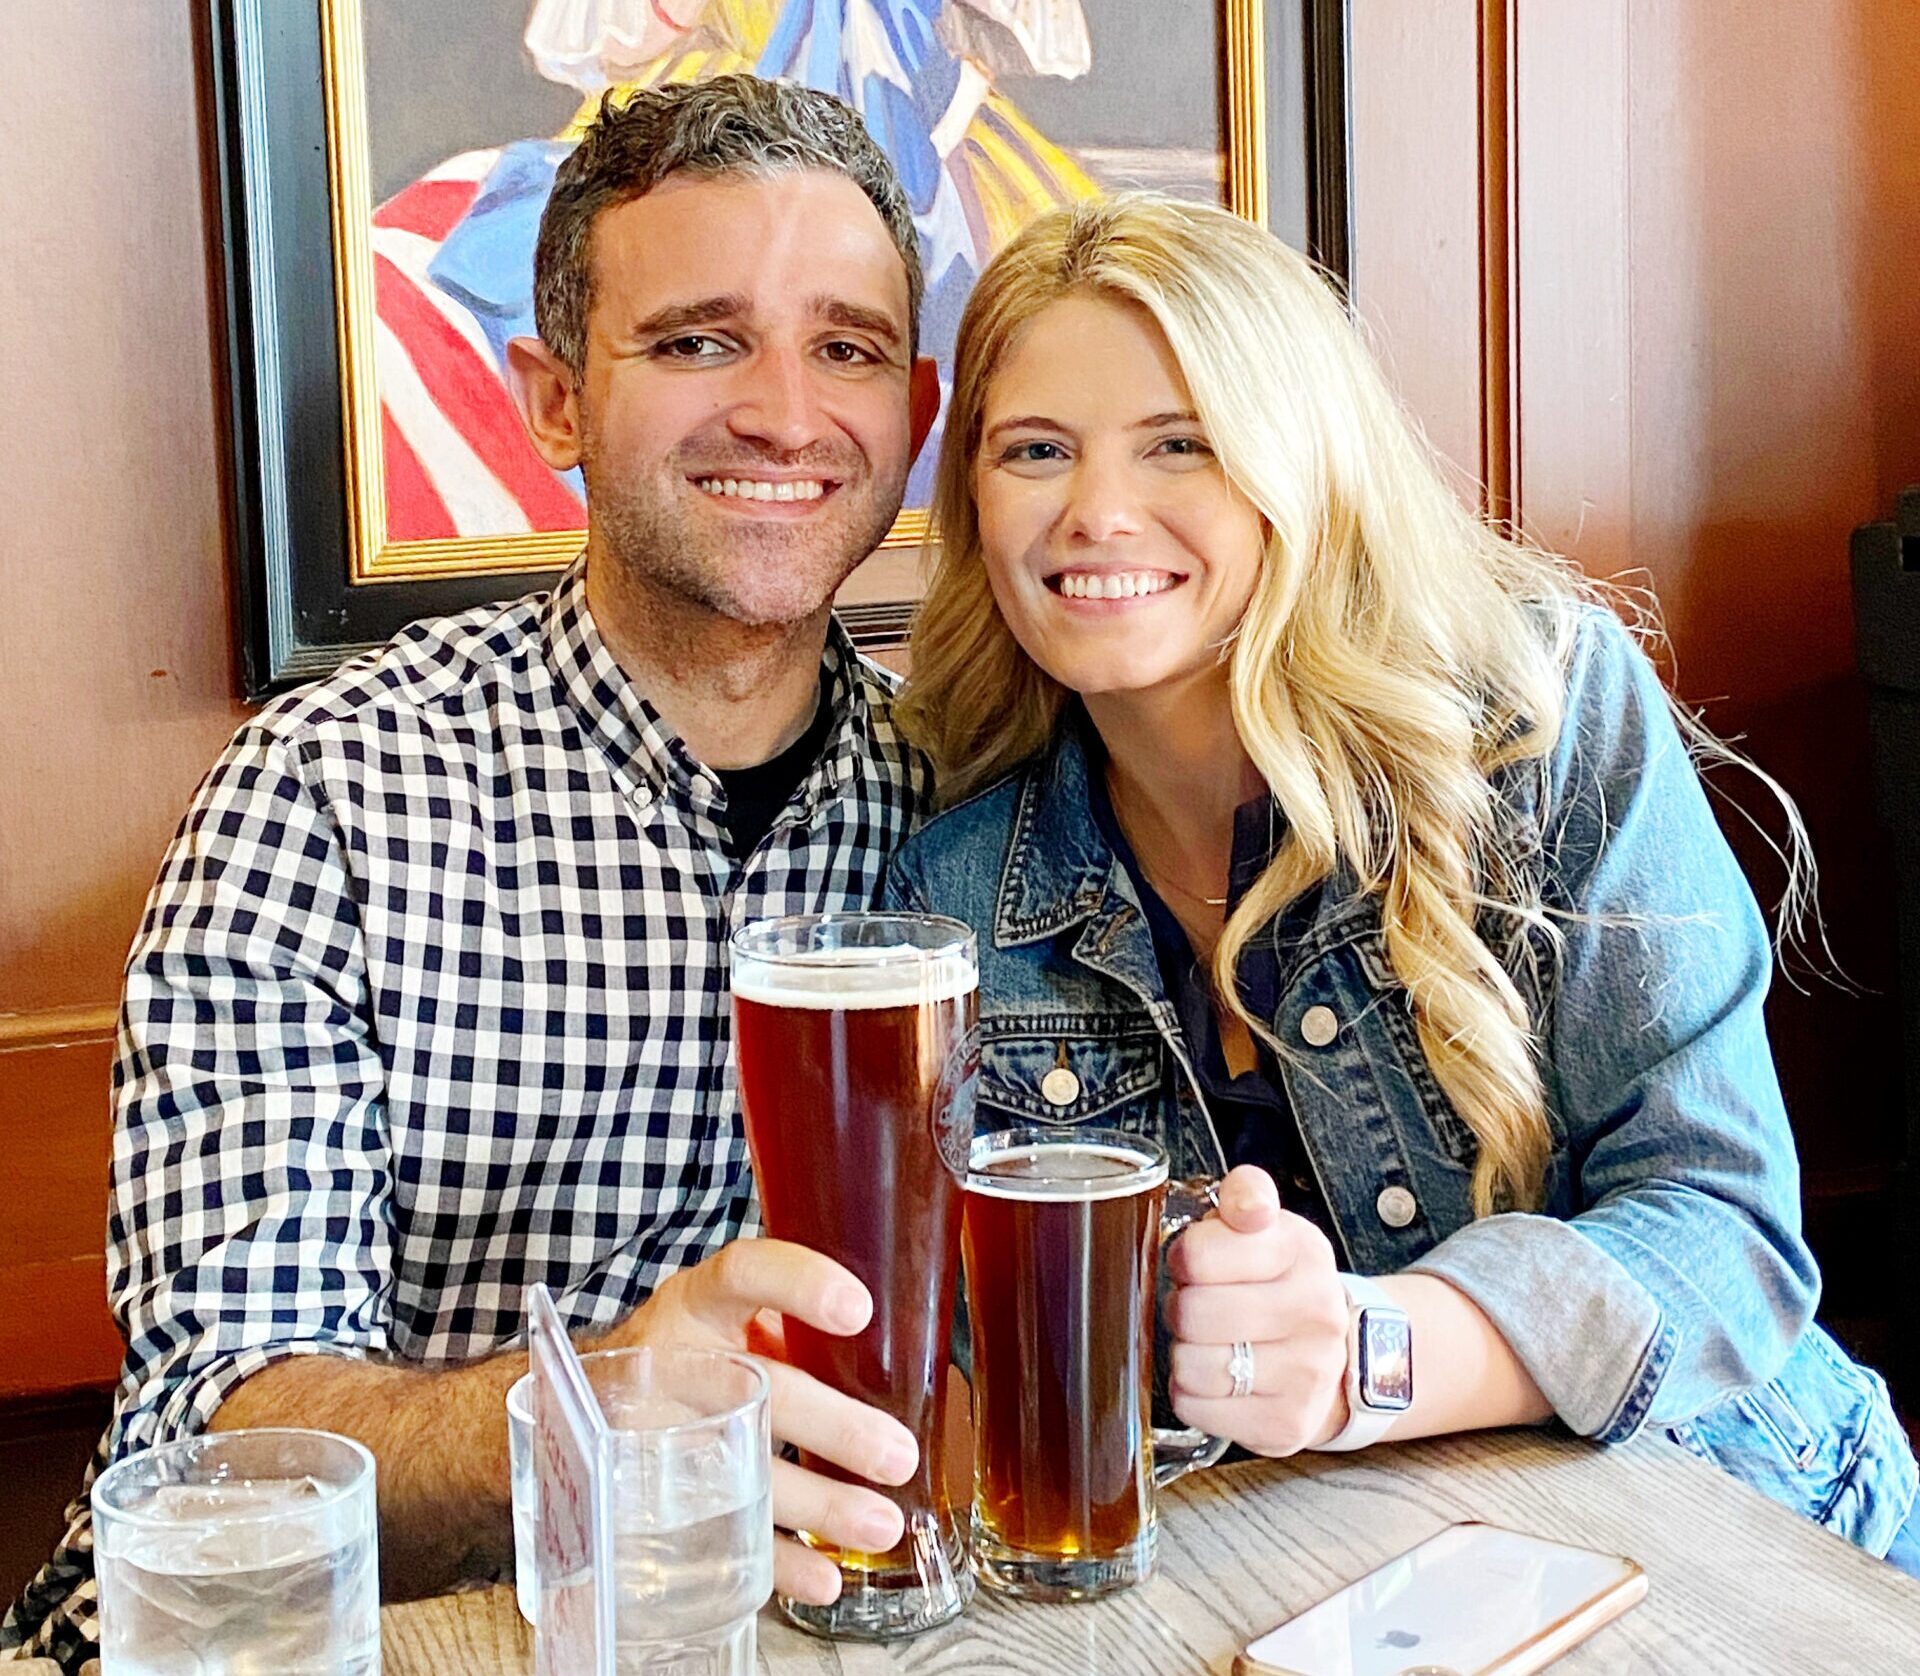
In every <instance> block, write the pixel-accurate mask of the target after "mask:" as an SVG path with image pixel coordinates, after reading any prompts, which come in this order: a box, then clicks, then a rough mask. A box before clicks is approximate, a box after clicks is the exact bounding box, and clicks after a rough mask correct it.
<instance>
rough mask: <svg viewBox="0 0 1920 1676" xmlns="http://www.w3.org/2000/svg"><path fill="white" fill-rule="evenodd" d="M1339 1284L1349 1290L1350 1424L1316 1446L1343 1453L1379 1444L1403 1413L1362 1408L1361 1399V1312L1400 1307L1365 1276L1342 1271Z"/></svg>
mask: <svg viewBox="0 0 1920 1676" xmlns="http://www.w3.org/2000/svg"><path fill="white" fill-rule="evenodd" d="M1340 1284H1341V1285H1342V1286H1344V1287H1345V1288H1346V1290H1347V1423H1346V1424H1345V1425H1344V1426H1342V1427H1341V1428H1340V1429H1339V1430H1338V1431H1337V1432H1335V1433H1334V1434H1333V1436H1332V1437H1330V1438H1328V1439H1327V1441H1326V1442H1325V1443H1320V1444H1316V1445H1315V1446H1314V1447H1315V1448H1316V1449H1320V1450H1324V1451H1325V1452H1327V1453H1328V1454H1335V1453H1342V1454H1344V1453H1345V1452H1347V1451H1348V1450H1353V1449H1365V1448H1367V1447H1368V1446H1369V1445H1371V1444H1375V1443H1378V1442H1379V1441H1380V1440H1381V1438H1383V1437H1385V1436H1386V1434H1387V1429H1388V1428H1389V1427H1390V1426H1392V1424H1393V1423H1394V1421H1396V1420H1397V1419H1399V1418H1400V1414H1401V1413H1402V1412H1404V1410H1401V1411H1394V1410H1384V1411H1383V1410H1380V1409H1372V1408H1363V1407H1362V1406H1361V1402H1360V1311H1361V1310H1362V1309H1395V1310H1397V1309H1398V1308H1399V1307H1400V1306H1399V1305H1398V1304H1396V1303H1395V1302H1394V1301H1393V1299H1392V1298H1390V1297H1388V1296H1387V1293H1386V1289H1385V1288H1384V1287H1381V1286H1378V1285H1376V1284H1375V1283H1374V1282H1373V1281H1371V1280H1369V1279H1367V1277H1366V1276H1365V1275H1358V1274H1342V1275H1341V1276H1340Z"/></svg>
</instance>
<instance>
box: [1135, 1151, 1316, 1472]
mask: <svg viewBox="0 0 1920 1676" xmlns="http://www.w3.org/2000/svg"><path fill="white" fill-rule="evenodd" d="M1218 1206H1219V1208H1218V1210H1217V1211H1216V1212H1215V1213H1214V1214H1212V1215H1210V1216H1208V1217H1207V1218H1206V1219H1205V1220H1204V1221H1201V1222H1197V1223H1195V1224H1194V1225H1193V1226H1192V1227H1191V1228H1189V1229H1188V1230H1187V1231H1186V1232H1185V1233H1184V1234H1182V1235H1181V1236H1180V1237H1179V1239H1177V1240H1175V1241H1174V1242H1173V1247H1172V1249H1171V1250H1170V1251H1169V1253H1168V1256H1167V1263H1168V1266H1169V1269H1170V1270H1171V1272H1172V1275H1173V1279H1174V1281H1175V1290H1174V1295H1173V1299H1172V1301H1171V1303H1170V1305H1169V1307H1168V1326H1169V1328H1170V1329H1171V1330H1172V1333H1173V1339H1174V1343H1173V1366H1172V1376H1171V1379H1170V1381H1169V1385H1170V1388H1171V1395H1172V1398H1173V1408H1174V1412H1175V1413H1176V1414H1178V1415H1179V1416H1180V1418H1181V1419H1182V1420H1183V1421H1185V1422H1186V1423H1187V1424H1188V1425H1189V1426H1197V1427H1199V1428H1200V1429H1201V1430H1202V1431H1207V1432H1212V1433H1213V1434H1214V1436H1216V1437H1224V1438H1227V1439H1229V1440H1230V1441H1232V1442H1234V1443H1237V1444H1239V1445H1240V1446H1241V1447H1242V1448H1244V1449H1251V1450H1253V1451H1254V1452H1255V1453H1257V1454H1261V1455H1291V1454H1293V1453H1294V1452H1295V1451H1296V1450H1299V1449H1306V1448H1310V1447H1312V1446H1313V1445H1314V1444H1316V1443H1322V1442H1324V1441H1325V1440H1326V1439H1328V1438H1330V1437H1332V1436H1333V1435H1334V1433H1335V1432H1337V1431H1339V1429H1340V1428H1341V1427H1342V1426H1343V1425H1345V1424H1346V1419H1347V1398H1346V1372H1347V1294H1346V1289H1345V1288H1344V1287H1343V1286H1342V1285H1341V1284H1340V1276H1339V1269H1338V1265H1337V1264H1336V1263H1335V1261H1334V1255H1333V1247H1332V1246H1331V1245H1330V1244H1328V1242H1327V1237H1326V1235H1324V1234H1322V1233H1321V1232H1320V1230H1319V1229H1318V1228H1316V1227H1314V1225H1313V1224H1312V1223H1311V1222H1309V1221H1307V1219H1306V1218H1305V1217H1302V1216H1295V1215H1293V1214H1292V1213H1291V1212H1290V1211H1284V1210H1282V1209H1281V1208H1280V1193H1279V1190H1278V1189H1277V1188H1276V1187H1275V1186H1274V1184H1273V1177H1271V1176H1270V1175H1268V1174H1267V1172H1266V1171H1265V1170H1261V1169H1256V1168H1254V1167H1253V1166H1252V1165H1250V1164H1243V1165H1241V1166H1240V1167H1239V1168H1238V1169H1235V1170H1232V1171H1230V1172H1229V1173H1228V1175H1227V1177H1226V1179H1225V1180H1224V1181H1222V1182H1221V1184H1220V1191H1219V1195H1218ZM1237 1339H1244V1340H1246V1341H1247V1342H1248V1343H1249V1344H1251V1345H1252V1346H1253V1370H1254V1380H1253V1391H1252V1393H1251V1394H1250V1395H1248V1396H1244V1397H1235V1396H1232V1395H1230V1394H1229V1393H1230V1392H1231V1391H1232V1389H1233V1380H1232V1377H1231V1375H1230V1374H1229V1373H1228V1371H1227V1358H1228V1356H1229V1354H1230V1352H1231V1348H1232V1346H1233V1344H1234V1341H1235V1340H1237Z"/></svg>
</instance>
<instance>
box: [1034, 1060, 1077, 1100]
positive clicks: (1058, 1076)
mask: <svg viewBox="0 0 1920 1676" xmlns="http://www.w3.org/2000/svg"><path fill="white" fill-rule="evenodd" d="M1040 1093H1041V1094H1042V1096H1043V1097H1044V1098H1045V1099H1046V1100H1047V1101H1048V1103H1049V1104H1051V1105H1056V1106H1070V1105H1072V1104H1073V1103H1074V1101H1075V1100H1077V1099H1079V1098H1080V1079H1079V1078H1078V1077H1076V1076H1075V1075H1074V1074H1073V1073H1072V1072H1071V1071H1069V1070H1068V1069H1067V1068H1066V1066H1064V1065H1056V1066H1054V1068H1053V1069H1052V1070H1051V1071H1049V1072H1048V1073H1047V1074H1046V1075H1045V1076H1044V1077H1042V1078H1041V1079H1040Z"/></svg>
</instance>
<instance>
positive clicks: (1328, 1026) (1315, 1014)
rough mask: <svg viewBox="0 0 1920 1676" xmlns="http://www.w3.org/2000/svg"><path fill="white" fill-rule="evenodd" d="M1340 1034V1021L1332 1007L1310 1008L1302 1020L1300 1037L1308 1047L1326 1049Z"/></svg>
mask: <svg viewBox="0 0 1920 1676" xmlns="http://www.w3.org/2000/svg"><path fill="white" fill-rule="evenodd" d="M1339 1034H1340V1020H1339V1019H1338V1018H1336V1017H1335V1016H1334V1012H1333V1009H1332V1008H1331V1007H1309V1008H1308V1009H1307V1010H1306V1012H1305V1013H1304V1014H1303V1015H1302V1017H1301V1019H1300V1035H1301V1038H1302V1040H1304V1041H1305V1042H1306V1044H1307V1046H1308V1047H1325V1046H1326V1045H1327V1043H1329V1042H1330V1041H1332V1040H1333V1038H1334V1037H1335V1036H1337V1035H1339Z"/></svg>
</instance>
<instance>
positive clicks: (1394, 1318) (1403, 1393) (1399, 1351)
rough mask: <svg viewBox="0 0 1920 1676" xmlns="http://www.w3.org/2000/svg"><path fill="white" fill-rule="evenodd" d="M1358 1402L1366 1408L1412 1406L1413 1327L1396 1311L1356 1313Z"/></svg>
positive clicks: (1399, 1311)
mask: <svg viewBox="0 0 1920 1676" xmlns="http://www.w3.org/2000/svg"><path fill="white" fill-rule="evenodd" d="M1359 1340H1360V1358H1359V1360H1360V1369H1359V1372H1360V1400H1361V1402H1363V1403H1364V1404H1365V1405H1366V1406H1367V1407H1368V1408H1382V1409H1388V1410H1392V1411H1396V1412H1397V1411H1398V1410H1400V1409H1404V1408H1411V1407H1412V1406H1413V1324H1412V1323H1411V1322H1410V1321H1408V1319H1407V1317H1406V1314H1405V1313H1404V1312H1403V1311H1401V1310H1397V1309H1363V1310H1362V1311H1361V1312H1360V1333H1359Z"/></svg>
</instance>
